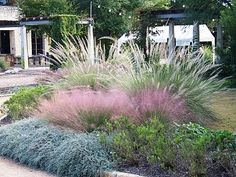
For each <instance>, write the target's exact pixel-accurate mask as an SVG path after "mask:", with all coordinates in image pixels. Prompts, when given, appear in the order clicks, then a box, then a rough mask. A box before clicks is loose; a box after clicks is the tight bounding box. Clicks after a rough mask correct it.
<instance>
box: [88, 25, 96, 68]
mask: <svg viewBox="0 0 236 177" xmlns="http://www.w3.org/2000/svg"><path fill="white" fill-rule="evenodd" d="M94 50H95V49H94V36H93V24H92V22H90V24H89V26H88V55H89V60H90V61H91V63H92V65H93V64H94V63H95V61H94V60H95V51H94Z"/></svg>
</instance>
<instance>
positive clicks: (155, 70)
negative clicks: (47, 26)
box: [51, 38, 224, 123]
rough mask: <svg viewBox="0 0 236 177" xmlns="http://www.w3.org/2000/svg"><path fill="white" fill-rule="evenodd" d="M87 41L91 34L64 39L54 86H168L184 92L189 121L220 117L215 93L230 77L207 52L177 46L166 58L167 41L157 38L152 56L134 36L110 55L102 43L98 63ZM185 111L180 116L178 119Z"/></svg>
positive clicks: (130, 89)
mask: <svg viewBox="0 0 236 177" xmlns="http://www.w3.org/2000/svg"><path fill="white" fill-rule="evenodd" d="M87 43H88V42H87V41H86V40H81V39H76V38H70V39H67V41H65V44H64V45H61V44H58V46H57V47H56V48H54V49H52V53H53V57H54V58H55V60H57V61H58V62H59V63H61V65H62V69H61V71H59V72H60V74H61V75H60V76H61V77H57V79H55V80H51V83H52V85H53V86H52V87H53V88H54V89H56V90H57V89H59V90H60V89H67V90H68V89H72V88H73V89H74V88H80V87H89V88H91V89H92V90H110V89H113V88H115V89H119V90H124V91H125V92H127V94H128V95H129V96H130V95H134V94H136V93H142V92H143V91H144V90H156V91H157V92H159V91H162V90H168V94H170V95H171V96H172V97H173V98H178V100H179V101H178V103H179V102H183V104H184V107H185V108H183V109H182V108H181V109H180V110H181V111H182V110H187V111H184V112H188V116H184V119H185V118H186V117H188V118H189V121H190V120H192V121H195V122H202V123H205V122H208V121H209V120H211V119H212V118H214V115H213V113H212V112H211V111H210V108H209V105H210V100H211V97H212V95H213V93H215V92H217V91H219V90H220V89H221V88H222V85H223V83H224V79H223V80H219V79H218V73H219V66H217V65H213V64H211V63H210V62H209V61H206V60H204V59H203V56H202V54H201V53H191V52H190V50H188V49H186V51H184V50H182V49H181V50H176V52H175V54H174V55H173V61H172V62H170V64H163V63H165V62H163V59H162V58H161V57H162V54H163V53H165V52H163V50H165V47H164V48H163V47H161V45H152V44H151V46H150V51H149V52H148V56H147V55H145V54H144V52H143V51H142V50H141V49H140V47H139V46H138V45H137V44H135V43H133V42H130V43H129V45H128V46H127V47H126V48H123V49H121V50H118V47H117V43H116V42H115V43H114V45H112V46H111V48H110V50H109V54H108V56H107V57H106V55H105V53H106V52H105V50H104V49H103V48H102V46H100V45H97V46H96V50H95V51H96V52H95V57H94V58H95V64H93V62H92V61H90V58H89V55H88V46H87ZM161 59H162V64H160V60H161ZM57 76H58V75H57ZM165 101H166V100H165ZM153 102H155V101H153ZM162 105H167V104H165V103H162ZM177 105H179V104H177ZM172 107H173V108H175V106H173V105H172ZM177 108H178V106H177ZM176 110H177V109H176ZM176 110H175V111H174V112H176ZM181 111H180V112H181ZM181 114H182V113H181ZM167 115H170V114H169V113H168V114H167ZM173 115H174V114H172V116H170V117H172V118H171V119H173V117H174V116H173ZM185 115H186V114H185ZM190 115H192V117H191V116H190ZM170 117H168V118H170ZM179 117H180V116H176V118H175V120H177V119H178V118H179ZM182 119H183V118H182ZM193 119H194V120H193Z"/></svg>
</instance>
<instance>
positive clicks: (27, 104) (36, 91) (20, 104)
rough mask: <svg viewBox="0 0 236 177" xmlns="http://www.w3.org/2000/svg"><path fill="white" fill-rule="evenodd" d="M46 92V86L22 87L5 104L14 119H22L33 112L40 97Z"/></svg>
mask: <svg viewBox="0 0 236 177" xmlns="http://www.w3.org/2000/svg"><path fill="white" fill-rule="evenodd" d="M46 92H48V87H46V86H37V87H34V88H22V89H21V90H19V91H18V92H16V93H15V94H14V95H13V96H12V97H11V98H10V99H9V100H8V101H6V102H5V103H4V104H5V105H6V107H7V109H8V110H9V115H10V116H11V117H12V118H13V119H22V118H24V117H26V116H29V115H30V114H31V113H32V111H33V110H34V108H36V107H37V105H38V103H39V99H40V97H41V96H42V95H43V94H45V93H46Z"/></svg>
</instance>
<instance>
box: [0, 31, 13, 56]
mask: <svg viewBox="0 0 236 177" xmlns="http://www.w3.org/2000/svg"><path fill="white" fill-rule="evenodd" d="M0 37H1V40H0V42H1V43H0V44H1V45H0V53H1V54H10V53H11V49H10V32H9V31H0Z"/></svg>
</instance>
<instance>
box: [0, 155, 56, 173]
mask: <svg viewBox="0 0 236 177" xmlns="http://www.w3.org/2000/svg"><path fill="white" fill-rule="evenodd" d="M0 177H55V176H53V175H50V174H48V173H45V172H42V171H39V170H34V169H30V168H28V167H26V166H22V165H18V164H17V163H15V162H14V161H11V160H8V159H5V158H3V157H0Z"/></svg>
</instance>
